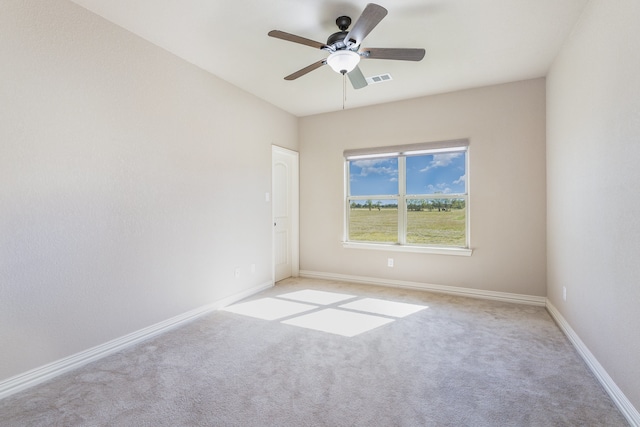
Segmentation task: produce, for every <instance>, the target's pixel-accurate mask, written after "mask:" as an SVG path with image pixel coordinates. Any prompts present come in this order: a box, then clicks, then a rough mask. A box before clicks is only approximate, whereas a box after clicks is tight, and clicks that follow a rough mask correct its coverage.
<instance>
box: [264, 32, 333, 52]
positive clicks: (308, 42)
mask: <svg viewBox="0 0 640 427" xmlns="http://www.w3.org/2000/svg"><path fill="white" fill-rule="evenodd" d="M268 35H269V36H271V37H275V38H277V39H282V40H286V41H289V42H294V43H299V44H303V45H305V46H311V47H315V48H318V49H322V48H325V47H327V45H326V44H324V43H320V42H317V41H315V40H310V39H305V38H304V37H300V36H296V35H295V34H289V33H285V32H284V31H278V30H272V31H269V33H268Z"/></svg>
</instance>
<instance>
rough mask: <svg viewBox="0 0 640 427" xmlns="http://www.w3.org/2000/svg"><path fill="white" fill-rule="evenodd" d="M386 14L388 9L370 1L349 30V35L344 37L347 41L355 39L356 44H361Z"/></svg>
mask: <svg viewBox="0 0 640 427" xmlns="http://www.w3.org/2000/svg"><path fill="white" fill-rule="evenodd" d="M385 16H387V9H385V8H384V7H382V6H378V5H377V4H374V3H369V4H368V5H367V7H365V8H364V10H363V11H362V15H360V18H358V20H357V21H356V23H355V24H354V26H353V28H351V30H350V31H349V34H347V37H345V38H344V40H345V42H347V41H349V40H354V41H355V46H360V43H362V40H364V38H365V37H367V35H368V34H369V33H370V32H371V30H373V29H374V28H375V27H376V25H378V24H379V23H380V21H382V18H384V17H385Z"/></svg>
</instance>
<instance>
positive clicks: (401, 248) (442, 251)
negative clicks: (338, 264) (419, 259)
mask: <svg viewBox="0 0 640 427" xmlns="http://www.w3.org/2000/svg"><path fill="white" fill-rule="evenodd" d="M342 247H343V248H347V249H373V250H379V251H392V252H417V253H423V254H437V255H455V256H471V254H472V253H473V249H467V248H446V247H431V246H409V245H392V244H385V243H362V242H342Z"/></svg>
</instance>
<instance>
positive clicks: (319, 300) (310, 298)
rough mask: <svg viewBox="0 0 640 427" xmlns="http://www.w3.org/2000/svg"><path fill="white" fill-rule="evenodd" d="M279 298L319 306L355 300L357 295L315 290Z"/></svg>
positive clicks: (306, 290)
mask: <svg viewBox="0 0 640 427" xmlns="http://www.w3.org/2000/svg"><path fill="white" fill-rule="evenodd" d="M278 297H279V298H286V299H292V300H296V301H300V302H308V303H311V304H318V305H329V304H335V303H337V302H340V301H346V300H348V299H352V298H355V297H356V296H355V295H347V294H339V293H336V292H326V291H316V290H313V289H305V290H302V291H296V292H290V293H288V294H282V295H278Z"/></svg>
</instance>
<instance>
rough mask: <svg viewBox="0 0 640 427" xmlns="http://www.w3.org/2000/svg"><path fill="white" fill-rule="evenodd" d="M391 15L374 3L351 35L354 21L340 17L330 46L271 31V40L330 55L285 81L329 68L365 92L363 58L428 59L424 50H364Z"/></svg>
mask: <svg viewBox="0 0 640 427" xmlns="http://www.w3.org/2000/svg"><path fill="white" fill-rule="evenodd" d="M386 15H387V9H385V8H384V7H382V6H379V5H377V4H374V3H369V4H368V5H367V6H366V7H365V8H364V10H363V11H362V15H360V18H358V20H357V21H356V23H355V24H354V25H353V28H351V30H349V31H347V28H349V25H351V18H349V17H348V16H340V17H339V18H338V19H336V25H337V26H338V28H339V29H340V31H338V32H337V33H333V34H331V35H330V36H329V38H328V39H327V42H326V43H321V42H317V41H314V40H310V39H307V38H304V37H300V36H296V35H294V34H289V33H285V32H284V31H279V30H272V31H269V36H271V37H275V38H277V39H282V40H287V41H290V42H294V43H299V44H303V45H305V46H311V47H314V48H317V49H322V50H325V51H327V52H329V56H328V57H327V58H325V59H321V60H320V61H318V62H314V63H313V64H311V65H308V66H306V67H304V68H302V69H301V70H298V71H296V72H295V73H293V74H290V75H288V76H287V77H285V78H284V79H285V80H295V79H297V78H298V77H302V76H304V75H305V74H307V73H309V72H311V71H313V70H315V69H317V68H320V67H321V66H323V65H325V64H329V66H330V67H331V68H332V69H333V70H334V71H335V72H337V73H340V74H343V75H344V74H346V75H347V76H349V80H350V81H351V84H352V85H353V87H354V89H361V88H363V87H365V86H367V80H366V79H365V77H364V75H363V74H362V71H361V70H360V67H358V63H359V62H360V59H361V58H368V59H395V60H402V61H420V60H422V58H424V54H425V50H424V49H408V48H361V47H360V44H361V43H362V41H363V40H364V38H365V37H366V36H367V35H368V34H369V33H370V32H371V30H373V29H374V28H375V27H376V25H378V24H379V23H380V21H382V19H383V18H384V17H385V16H386Z"/></svg>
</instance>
